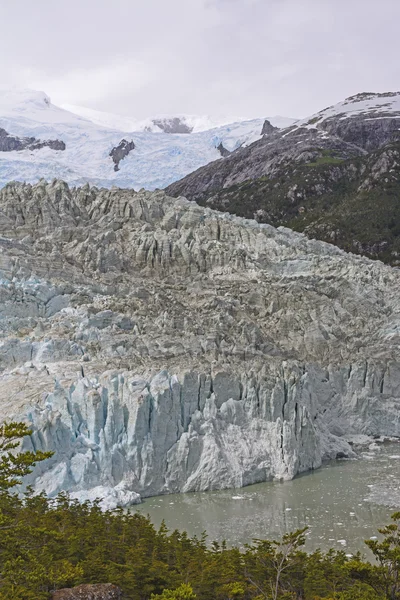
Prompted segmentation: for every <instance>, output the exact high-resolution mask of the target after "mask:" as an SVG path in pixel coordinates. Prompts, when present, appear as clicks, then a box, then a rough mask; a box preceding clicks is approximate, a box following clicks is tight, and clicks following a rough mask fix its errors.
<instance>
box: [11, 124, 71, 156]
mask: <svg viewBox="0 0 400 600" xmlns="http://www.w3.org/2000/svg"><path fill="white" fill-rule="evenodd" d="M46 147H47V148H50V149H51V150H65V148H66V146H65V142H63V141H62V140H43V141H42V140H37V139H36V138H34V137H25V138H20V137H17V136H14V135H11V134H9V133H8V132H7V131H6V130H5V129H2V128H0V152H12V151H14V150H16V151H21V150H40V149H41V148H46Z"/></svg>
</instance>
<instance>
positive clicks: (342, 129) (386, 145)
mask: <svg viewBox="0 0 400 600" xmlns="http://www.w3.org/2000/svg"><path fill="white" fill-rule="evenodd" d="M399 143H400V93H398V92H388V93H381V94H370V93H363V94H357V95H356V96H352V97H350V98H347V99H346V100H344V101H343V102H340V103H338V104H336V105H334V106H332V107H328V108H327V109H324V110H323V111H320V112H319V113H316V114H315V115H313V116H311V117H308V118H306V119H303V120H300V121H298V122H296V123H295V124H294V125H292V126H291V127H289V128H287V129H285V130H282V131H279V130H278V131H273V132H271V134H270V135H268V136H266V137H264V138H262V139H261V140H259V141H255V142H254V143H253V144H251V145H249V146H248V147H246V148H243V149H239V150H236V152H234V153H233V154H231V155H230V156H227V157H226V158H224V160H223V161H219V162H216V163H210V164H209V165H206V166H204V167H200V168H199V169H198V170H197V171H195V172H193V173H191V174H189V175H187V176H186V177H185V178H183V179H182V180H181V181H178V182H175V183H173V184H171V185H170V186H168V187H167V193H169V194H171V195H172V196H179V195H184V196H185V197H187V198H189V199H191V200H195V201H197V202H199V203H200V204H206V205H208V206H210V207H212V208H215V209H217V210H227V211H231V212H234V213H236V214H239V215H240V216H244V217H249V218H256V219H258V220H260V221H261V222H270V223H271V224H273V225H285V226H288V227H291V228H294V229H296V230H299V231H305V232H306V233H308V234H309V235H312V236H316V237H318V238H320V239H323V240H325V241H332V242H333V243H337V244H338V245H339V246H340V247H342V248H344V249H346V250H348V251H354V252H361V253H366V254H367V255H369V256H370V257H371V258H382V260H385V261H386V262H389V263H391V264H395V265H397V264H399V263H398V256H399V250H400V244H399V239H398V228H399V227H400V213H399V211H398V202H396V197H398V195H399V194H400V177H399V171H398V165H399V160H398V158H399V157H398V151H399ZM363 204H364V205H365V212H366V213H368V219H366V218H365V215H363V214H362V205H363ZM360 215H361V216H362V218H361V219H360ZM379 225H380V227H379Z"/></svg>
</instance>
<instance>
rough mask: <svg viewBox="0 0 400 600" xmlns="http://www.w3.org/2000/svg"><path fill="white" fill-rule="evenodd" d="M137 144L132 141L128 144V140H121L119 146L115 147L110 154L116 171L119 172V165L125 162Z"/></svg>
mask: <svg viewBox="0 0 400 600" xmlns="http://www.w3.org/2000/svg"><path fill="white" fill-rule="evenodd" d="M134 148H135V144H134V142H133V141H132V140H131V141H130V142H128V141H127V140H121V141H120V143H119V144H118V146H115V148H113V149H112V150H111V152H110V156H111V158H112V161H113V163H114V171H119V163H120V162H121V160H123V159H124V158H125V157H126V156H128V154H129V153H130V152H131V151H132V150H134Z"/></svg>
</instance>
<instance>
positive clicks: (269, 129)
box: [261, 119, 279, 135]
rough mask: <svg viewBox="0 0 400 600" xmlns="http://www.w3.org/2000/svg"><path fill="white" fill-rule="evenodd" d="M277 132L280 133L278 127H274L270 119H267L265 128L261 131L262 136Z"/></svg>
mask: <svg viewBox="0 0 400 600" xmlns="http://www.w3.org/2000/svg"><path fill="white" fill-rule="evenodd" d="M275 131H279V129H278V127H274V126H273V125H271V123H270V122H269V121H268V119H265V121H264V125H263V128H262V129H261V135H270V134H271V133H275Z"/></svg>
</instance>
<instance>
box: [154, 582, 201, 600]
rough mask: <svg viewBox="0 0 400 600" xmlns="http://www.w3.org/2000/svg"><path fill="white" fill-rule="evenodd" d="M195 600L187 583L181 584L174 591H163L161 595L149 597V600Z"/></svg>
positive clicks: (194, 595)
mask: <svg viewBox="0 0 400 600" xmlns="http://www.w3.org/2000/svg"><path fill="white" fill-rule="evenodd" d="M195 598H196V594H195V593H194V592H193V589H192V586H191V585H190V584H188V583H182V584H181V585H180V586H179V587H177V588H176V590H164V591H163V592H162V594H152V595H151V600H194V599H195Z"/></svg>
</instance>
